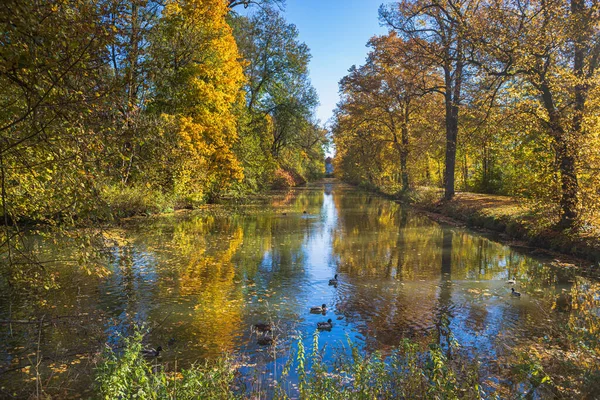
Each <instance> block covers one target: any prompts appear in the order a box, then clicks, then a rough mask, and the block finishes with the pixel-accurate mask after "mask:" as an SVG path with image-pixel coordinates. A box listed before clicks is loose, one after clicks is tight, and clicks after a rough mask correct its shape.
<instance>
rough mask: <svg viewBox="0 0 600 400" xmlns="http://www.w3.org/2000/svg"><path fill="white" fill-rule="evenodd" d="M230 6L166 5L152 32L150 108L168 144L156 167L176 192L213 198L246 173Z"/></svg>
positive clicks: (200, 0) (214, 1)
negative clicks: (237, 146) (239, 148)
mask: <svg viewBox="0 0 600 400" xmlns="http://www.w3.org/2000/svg"><path fill="white" fill-rule="evenodd" d="M227 11H228V10H227V6H226V4H225V3H224V2H223V1H221V0H197V1H180V2H171V3H168V4H167V6H166V7H165V9H164V10H163V17H162V19H161V21H160V25H159V26H158V27H157V31H156V33H155V35H154V36H153V42H152V47H151V56H152V59H153V61H152V63H153V64H152V65H153V69H154V71H155V72H154V74H155V75H154V82H153V84H154V89H153V90H154V91H155V94H154V98H153V99H152V101H151V103H150V105H149V110H150V111H151V112H152V113H154V114H156V115H158V116H160V118H161V121H162V122H161V123H162V125H161V127H160V128H159V129H160V130H159V132H158V134H159V135H160V136H163V137H164V138H165V141H164V145H165V146H166V148H163V149H161V151H162V152H163V153H164V154H165V156H164V157H165V159H164V161H165V164H162V165H160V164H159V165H156V167H158V168H165V169H163V170H162V172H161V174H160V176H162V179H163V184H164V185H167V187H168V186H170V185H172V187H173V190H174V191H175V193H176V194H178V195H184V196H187V195H193V196H194V197H195V198H197V199H201V198H203V197H204V198H206V197H212V196H214V195H216V194H218V193H219V191H221V190H223V189H225V188H226V187H227V185H228V184H229V183H231V182H232V181H235V180H240V179H241V178H242V177H243V171H242V168H241V166H240V164H239V161H238V159H237V157H236V155H235V154H234V152H233V145H234V142H235V141H236V140H237V124H236V116H235V113H234V104H235V103H236V102H238V101H239V100H241V97H240V96H241V93H242V92H241V91H240V89H241V87H242V84H243V83H244V76H243V70H242V67H241V64H240V62H239V61H238V59H239V53H238V50H237V45H236V43H235V39H234V38H233V34H232V30H231V28H230V26H229V25H228V24H227V22H226V15H227Z"/></svg>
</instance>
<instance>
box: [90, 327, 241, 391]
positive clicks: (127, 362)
mask: <svg viewBox="0 0 600 400" xmlns="http://www.w3.org/2000/svg"><path fill="white" fill-rule="evenodd" d="M142 338H143V334H142V333H141V332H139V331H138V332H136V333H135V334H134V335H133V336H132V337H130V338H127V339H125V350H124V351H123V353H122V354H120V355H117V354H116V353H115V351H114V350H112V349H110V348H107V350H106V351H105V352H104V355H103V360H102V362H101V363H100V365H99V366H98V368H97V370H96V382H97V390H98V392H99V394H100V397H101V398H104V399H111V400H112V399H134V398H135V399H182V400H185V399H232V398H235V397H236V396H235V395H234V393H233V391H232V389H231V388H232V386H233V380H234V378H235V374H234V372H235V371H234V369H233V368H232V367H231V363H229V362H228V360H227V359H226V358H224V359H222V360H219V361H217V362H216V363H213V364H208V363H205V364H199V365H193V366H192V367H191V368H189V369H187V370H182V371H181V372H178V371H171V372H168V371H165V370H164V369H163V368H162V367H160V366H159V365H152V364H151V363H150V362H148V361H146V360H145V359H144V357H143V355H142V353H141V351H142Z"/></svg>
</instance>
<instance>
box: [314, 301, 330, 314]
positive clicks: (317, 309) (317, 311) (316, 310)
mask: <svg viewBox="0 0 600 400" xmlns="http://www.w3.org/2000/svg"><path fill="white" fill-rule="evenodd" d="M310 312H311V313H315V314H321V313H325V312H327V305H326V304H325V303H323V305H322V306H320V307H311V308H310Z"/></svg>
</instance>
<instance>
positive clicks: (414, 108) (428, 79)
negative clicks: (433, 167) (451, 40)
mask: <svg viewBox="0 0 600 400" xmlns="http://www.w3.org/2000/svg"><path fill="white" fill-rule="evenodd" d="M369 46H370V47H371V51H370V52H369V55H368V57H367V62H366V64H365V65H363V66H361V67H358V68H356V67H352V68H350V71H349V74H348V75H347V76H346V77H344V78H343V79H342V80H341V82H340V94H341V97H342V100H341V102H340V103H339V105H338V111H337V114H336V115H337V118H338V120H337V127H336V130H335V132H336V135H337V136H338V137H339V136H343V135H354V136H355V137H356V139H359V137H360V138H363V139H366V136H369V141H370V142H371V145H372V144H373V143H376V142H378V143H379V144H378V145H377V146H376V147H377V148H381V151H386V152H387V153H388V154H390V155H391V156H392V158H391V159H390V160H388V161H391V162H395V163H396V164H397V166H396V168H393V167H392V169H391V171H392V170H399V171H400V174H399V176H400V181H401V184H402V189H403V190H404V191H406V190H408V188H409V186H410V178H409V156H410V155H411V150H412V149H416V148H418V147H419V144H418V142H420V141H417V140H413V139H416V137H414V136H420V133H421V130H420V129H419V128H418V127H417V126H416V125H419V124H417V123H415V121H418V120H419V116H418V115H417V114H418V113H420V112H421V113H422V111H424V110H425V109H429V107H428V106H429V104H428V102H427V99H425V98H424V96H427V92H428V87H430V86H431V85H432V84H433V83H432V82H433V81H435V80H436V79H437V77H436V74H435V71H434V70H432V69H431V68H430V67H429V66H428V65H426V64H423V63H422V59H421V58H420V56H419V54H418V53H416V52H415V50H418V46H417V45H416V44H415V43H414V42H413V41H406V40H404V39H402V38H400V37H398V35H397V34H396V33H395V32H391V33H389V34H388V35H384V36H379V37H374V38H372V39H371V40H370V41H369ZM429 117H431V115H429ZM343 131H346V132H343ZM411 137H413V138H412V139H411ZM411 141H413V143H411ZM339 144H340V146H342V147H343V146H344V145H343V144H342V143H339ZM355 145H357V146H359V145H360V144H359V141H357V142H355ZM386 147H387V150H384V149H386ZM390 150H391V152H390ZM420 150H423V149H422V148H421V149H420ZM423 153H425V151H421V155H423ZM380 157H381V156H380ZM413 161H415V160H413ZM412 164H413V165H414V162H413V163H412ZM391 174H392V179H393V175H394V173H391Z"/></svg>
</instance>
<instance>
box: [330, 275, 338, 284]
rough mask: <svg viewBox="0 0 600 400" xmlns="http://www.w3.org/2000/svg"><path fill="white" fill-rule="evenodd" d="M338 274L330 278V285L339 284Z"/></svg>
mask: <svg viewBox="0 0 600 400" xmlns="http://www.w3.org/2000/svg"><path fill="white" fill-rule="evenodd" d="M337 278H338V274H335V276H334V277H333V279H330V280H329V284H330V285H337V284H338V279H337Z"/></svg>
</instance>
